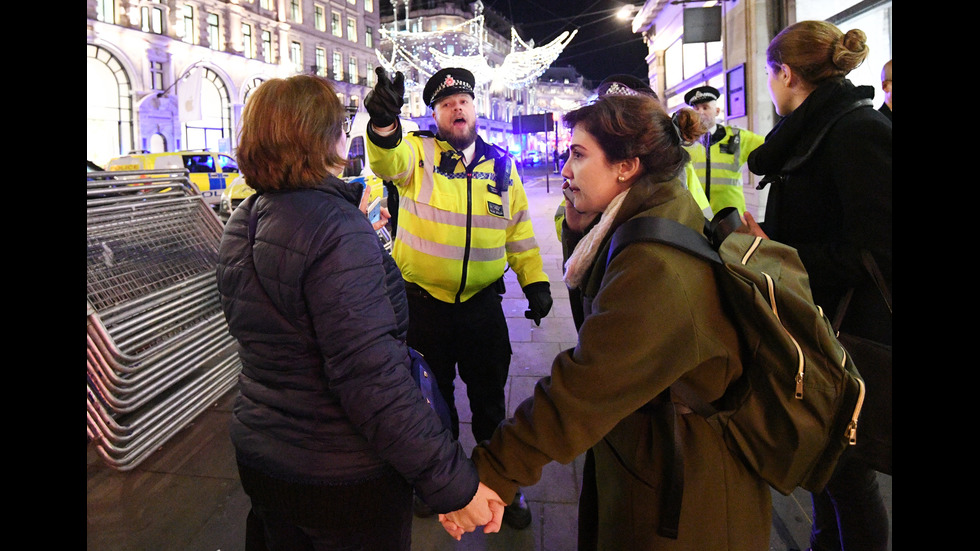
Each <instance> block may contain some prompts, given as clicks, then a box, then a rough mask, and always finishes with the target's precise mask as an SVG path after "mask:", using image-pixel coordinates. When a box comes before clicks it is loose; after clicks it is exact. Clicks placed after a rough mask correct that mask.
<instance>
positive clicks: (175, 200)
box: [87, 170, 241, 471]
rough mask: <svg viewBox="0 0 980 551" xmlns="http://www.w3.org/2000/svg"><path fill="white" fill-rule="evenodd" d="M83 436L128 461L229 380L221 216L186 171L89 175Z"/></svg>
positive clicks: (232, 368)
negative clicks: (220, 282) (220, 278)
mask: <svg viewBox="0 0 980 551" xmlns="http://www.w3.org/2000/svg"><path fill="white" fill-rule="evenodd" d="M88 179H89V180H88V209H87V213H88V232H87V234H88V252H87V257H88V270H87V272H88V283H87V290H88V323H87V340H88V347H87V356H88V362H87V363H88V366H87V374H88V398H87V420H88V434H89V437H90V438H91V439H92V440H93V441H94V442H95V445H96V447H97V449H98V452H99V454H100V456H101V457H102V458H103V460H104V461H105V462H106V463H107V464H108V465H110V466H111V467H113V468H115V469H118V470H123V471H125V470H129V469H132V468H133V467H135V466H136V465H138V464H139V463H140V462H141V461H143V460H144V459H146V457H147V456H149V455H150V454H151V453H152V452H153V451H154V450H156V449H157V448H159V447H160V445H161V444H163V443H164V442H165V441H166V440H167V439H169V438H170V437H172V436H173V435H174V434H176V433H177V432H178V431H180V430H181V429H182V428H184V427H185V426H187V424H188V423H190V422H191V421H192V420H193V419H194V418H195V417H196V416H197V415H198V414H200V413H201V412H202V411H204V410H205V409H207V407H208V406H210V405H211V404H213V403H214V401H215V400H216V399H217V398H219V397H220V396H221V395H222V394H224V393H225V392H227V391H228V390H230V389H231V388H232V387H234V386H235V384H236V382H237V377H238V373H239V371H240V370H241V363H240V361H239V359H238V354H237V353H236V351H235V347H234V339H233V338H232V336H231V335H230V334H229V333H228V325H227V323H226V322H225V318H224V314H223V313H222V310H221V304H220V300H219V294H218V290H217V281H216V278H215V264H216V261H217V257H218V244H219V242H220V240H221V231H222V224H221V222H220V221H219V220H218V217H217V216H216V215H215V214H214V212H213V211H212V210H211V207H209V206H208V205H207V203H205V202H204V200H203V198H202V197H201V195H200V193H199V192H198V191H197V189H196V187H195V186H194V185H193V184H191V183H190V181H189V180H188V177H187V171H186V170H178V171H166V170H150V171H139V172H124V171H113V172H89V173H88Z"/></svg>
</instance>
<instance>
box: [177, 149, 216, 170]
mask: <svg viewBox="0 0 980 551" xmlns="http://www.w3.org/2000/svg"><path fill="white" fill-rule="evenodd" d="M183 157H184V167H185V168H186V169H187V170H189V171H191V172H192V173H193V172H214V171H215V170H214V159H213V158H212V157H211V155H210V154H207V153H205V154H202V155H184V156H183Z"/></svg>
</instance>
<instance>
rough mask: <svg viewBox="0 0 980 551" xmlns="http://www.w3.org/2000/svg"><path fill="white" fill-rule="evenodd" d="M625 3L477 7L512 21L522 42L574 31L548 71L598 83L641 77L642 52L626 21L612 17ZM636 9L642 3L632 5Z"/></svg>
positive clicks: (507, 0) (510, 2) (560, 1)
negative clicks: (572, 72)
mask: <svg viewBox="0 0 980 551" xmlns="http://www.w3.org/2000/svg"><path fill="white" fill-rule="evenodd" d="M626 3H627V2H625V1H617V0H483V4H484V5H485V6H486V7H488V8H491V9H493V10H494V11H496V12H498V13H500V14H501V15H503V16H504V17H507V18H508V19H510V20H512V21H514V23H515V24H516V26H517V28H518V34H519V35H520V36H521V38H522V39H524V41H525V42H527V41H529V40H530V39H532V38H533V39H534V41H535V45H542V44H546V43H548V42H550V41H551V40H553V39H554V38H556V37H557V36H558V35H559V34H561V32H562V31H565V30H573V29H578V30H579V32H578V34H577V35H576V36H575V38H574V39H573V40H572V42H571V43H570V44H569V45H568V47H566V48H565V50H564V52H562V55H561V56H560V57H559V58H558V59H557V60H556V61H555V63H554V64H553V66H566V65H571V66H572V67H575V69H577V70H578V72H579V73H580V74H582V76H584V77H585V78H587V79H590V80H593V81H594V84H598V82H599V81H601V80H602V79H603V78H605V77H606V76H608V75H611V74H616V73H626V74H631V75H634V76H636V77H638V78H646V76H647V67H646V61H644V58H645V56H646V53H647V48H646V46H645V45H644V44H643V39H642V38H641V36H640V35H638V34H635V33H633V31H632V29H631V25H632V19H629V20H627V21H621V20H619V19H617V18H616V17H615V12H616V10H617V9H619V8H620V7H622V6H623V5H624V4H626ZM633 3H634V5H637V6H638V7H640V6H642V5H643V4H642V2H639V1H638V0H634V1H633Z"/></svg>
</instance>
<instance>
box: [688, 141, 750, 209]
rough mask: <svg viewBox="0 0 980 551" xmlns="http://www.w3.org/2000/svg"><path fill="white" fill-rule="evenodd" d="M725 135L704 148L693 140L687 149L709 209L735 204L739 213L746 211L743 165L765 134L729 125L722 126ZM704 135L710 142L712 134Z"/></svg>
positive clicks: (733, 205)
mask: <svg viewBox="0 0 980 551" xmlns="http://www.w3.org/2000/svg"><path fill="white" fill-rule="evenodd" d="M719 128H721V129H724V137H722V138H721V139H720V140H718V141H716V142H715V143H713V144H712V145H711V147H710V148H709V149H708V150H705V148H704V144H703V143H696V144H694V145H692V146H689V147H688V148H687V151H688V153H690V154H691V161H692V162H693V163H694V170H695V172H696V173H697V175H698V178H699V179H700V180H701V185H702V186H703V187H704V193H705V195H707V196H708V202H709V203H710V204H711V210H712V211H714V212H718V211H720V210H721V209H723V208H725V207H735V208H737V209H738V212H740V213H742V212H745V192H744V191H743V190H742V166H743V165H744V164H745V163H746V161H747V160H748V158H749V153H752V151H753V150H754V149H755V148H757V147H759V146H760V145H762V144H763V143H764V142H765V141H766V140H765V138H764V137H762V136H760V135H758V134H755V133H754V132H749V131H748V130H743V129H741V128H735V127H732V126H722V125H719ZM717 134H718V132H715V134H714V135H712V136H710V138H709V135H708V134H705V139H711V140H712V141H713V142H714V141H715V140H716V139H717V138H716V137H715V135H717Z"/></svg>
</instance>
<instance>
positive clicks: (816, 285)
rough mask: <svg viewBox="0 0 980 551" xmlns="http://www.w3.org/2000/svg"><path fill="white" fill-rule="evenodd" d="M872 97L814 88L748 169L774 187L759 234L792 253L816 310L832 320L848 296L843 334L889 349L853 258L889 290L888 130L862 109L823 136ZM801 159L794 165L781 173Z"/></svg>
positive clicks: (870, 289) (835, 84)
mask: <svg viewBox="0 0 980 551" xmlns="http://www.w3.org/2000/svg"><path fill="white" fill-rule="evenodd" d="M873 97H874V89H873V88H872V87H871V86H858V87H855V86H854V85H852V84H851V83H850V81H848V80H846V79H841V80H836V81H831V82H827V83H824V84H822V85H820V86H819V87H818V88H817V89H816V90H814V91H813V92H812V93H811V94H810V95H809V96H808V97H807V98H806V100H804V101H803V103H802V104H801V105H800V106H799V107H797V108H796V110H794V111H793V112H792V113H791V114H790V115H789V116H787V117H785V118H783V119H782V120H780V121H779V122H778V123H777V124H776V126H775V127H773V129H772V131H770V132H769V134H768V135H767V136H766V142H765V144H763V145H762V146H760V147H759V148H758V149H756V150H755V151H753V152H752V153H751V154H750V155H749V159H748V165H749V169H750V170H751V171H752V172H753V173H755V174H759V175H763V174H764V175H766V178H765V179H764V180H769V179H771V178H772V179H774V181H773V182H772V184H771V185H772V187H771V189H770V191H769V198H768V203H767V206H766V214H765V221H764V222H763V223H762V224H761V225H762V227H763V229H764V231H765V232H766V234H767V235H769V237H770V238H772V239H774V240H776V241H781V242H783V243H786V244H788V245H790V246H792V247H795V248H796V249H797V250H798V251H799V254H800V259H801V260H802V261H803V265H804V266H805V267H806V269H807V272H808V273H809V276H810V285H811V288H812V290H813V297H814V301H815V302H816V303H817V304H819V305H820V306H822V307H823V308H824V310H825V311H826V312H828V315H829V316H830V317H831V319H833V315H834V313H835V312H836V309H837V306H838V303H839V301H840V298H841V296H842V295H843V294H844V293H845V291H846V290H847V289H848V288H851V287H855V288H856V291H855V296H854V298H853V299H852V303H851V306H850V307H848V310H847V316H846V317H845V320H844V325H843V327H842V328H843V329H847V330H848V331H850V332H853V333H855V334H858V335H862V336H866V337H870V338H874V339H876V340H879V341H882V342H888V343H890V342H891V316H890V315H889V314H888V313H887V309H885V306H884V301H883V299H882V298H881V296H880V294H879V293H878V291H877V290H876V288H875V287H874V286H873V284H872V283H871V279H870V277H869V276H868V275H867V272H866V270H865V269H864V268H863V266H862V263H861V255H860V251H861V250H862V249H866V250H868V251H870V252H871V253H872V255H873V256H874V258H875V260H876V261H877V263H878V265H879V267H880V269H881V270H882V272H883V273H884V275H885V278H886V280H887V281H888V284H889V286H890V285H891V273H892V124H891V121H890V120H888V119H887V118H886V117H885V116H884V115H882V114H881V113H880V112H879V111H878V110H877V109H875V108H874V107H873V106H872V105H870V102H868V103H869V104H868V105H866V106H862V107H859V108H857V109H855V110H852V111H849V112H848V113H847V114H845V115H843V116H842V117H841V118H839V119H838V120H837V121H836V122H835V123H833V124H832V125H830V126H829V127H828V125H829V124H830V122H831V120H832V119H834V117H835V115H836V114H838V113H840V112H841V111H842V110H844V109H845V108H846V107H847V106H848V105H850V104H853V103H854V102H855V101H856V100H860V99H870V98H873ZM824 128H828V129H827V132H826V133H825V135H824V136H823V138H822V139H820V140H817V136H818V135H819V134H820V133H821V131H822V130H823V129H824ZM808 153H809V156H807V154H808ZM801 157H802V158H805V159H806V160H805V161H804V162H803V163H802V164H800V165H799V166H798V167H796V168H793V169H789V168H788V167H789V166H792V165H793V164H795V163H797V162H798V161H799V159H800V158H801Z"/></svg>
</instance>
